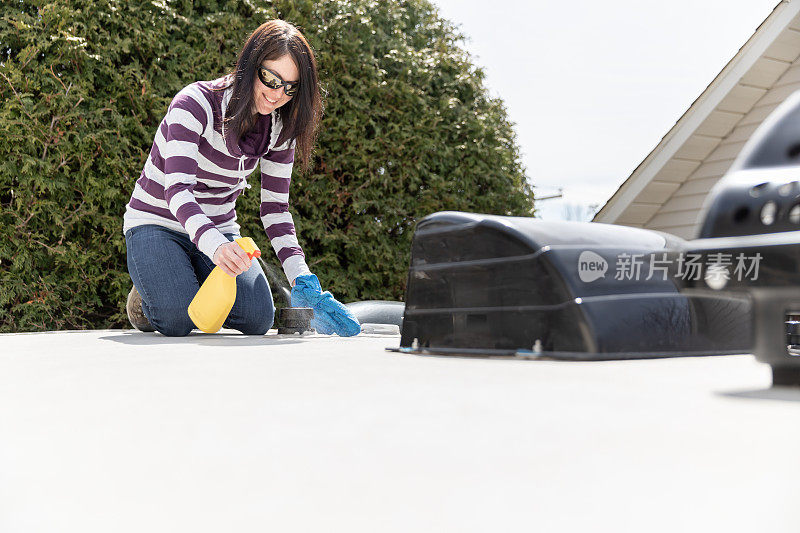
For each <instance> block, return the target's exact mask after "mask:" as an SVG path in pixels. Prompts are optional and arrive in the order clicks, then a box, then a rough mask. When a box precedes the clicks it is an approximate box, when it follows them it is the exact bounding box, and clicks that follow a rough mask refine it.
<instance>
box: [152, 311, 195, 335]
mask: <svg viewBox="0 0 800 533" xmlns="http://www.w3.org/2000/svg"><path fill="white" fill-rule="evenodd" d="M150 312H151V314H152V315H153V316H152V317H150V316H148V317H147V319H148V320H149V321H150V325H152V326H153V329H155V330H156V331H158V332H159V333H161V334H162V335H166V336H167V337H185V336H187V335H188V334H189V333H191V332H192V330H193V329H194V323H193V322H192V319H191V318H189V314H188V313H187V312H186V309H176V308H167V309H159V310H155V312H153V310H150Z"/></svg>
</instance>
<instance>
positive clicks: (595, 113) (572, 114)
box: [432, 0, 778, 220]
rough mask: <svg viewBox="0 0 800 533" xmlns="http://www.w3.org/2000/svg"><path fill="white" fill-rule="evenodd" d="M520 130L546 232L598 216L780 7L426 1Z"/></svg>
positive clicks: (767, 3)
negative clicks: (557, 224) (451, 26)
mask: <svg viewBox="0 0 800 533" xmlns="http://www.w3.org/2000/svg"><path fill="white" fill-rule="evenodd" d="M432 1H433V3H434V4H436V5H437V6H438V7H439V12H440V14H441V16H443V17H444V18H446V19H448V20H450V21H451V22H453V23H455V24H456V25H457V26H458V27H459V30H460V31H461V33H463V34H465V36H466V37H467V39H468V40H467V41H466V42H462V46H463V47H464V48H465V49H466V50H467V51H468V52H469V53H470V54H471V55H472V56H473V63H474V64H475V65H477V66H479V67H481V68H482V69H483V70H484V72H485V74H486V85H487V89H488V90H489V93H490V94H491V95H492V96H494V97H499V98H501V99H502V100H503V101H504V102H505V106H506V110H507V111H508V115H509V118H510V120H511V121H512V122H514V123H515V131H516V133H517V142H518V144H519V146H520V149H521V153H522V163H523V165H524V166H525V168H526V173H527V175H528V176H529V178H530V181H531V182H532V183H533V185H534V186H535V189H534V190H535V192H536V194H537V195H538V196H548V195H553V194H557V193H558V189H559V188H562V189H563V197H562V198H560V199H554V200H541V201H539V202H537V209H538V210H539V213H538V215H537V216H540V217H541V218H543V219H545V220H556V219H563V218H573V219H586V217H589V216H590V215H591V213H592V210H591V207H590V206H597V207H598V208H599V207H601V206H602V205H603V204H605V202H606V201H607V200H608V199H609V198H610V197H611V195H612V194H613V193H614V192H615V191H616V190H617V188H618V187H619V186H620V185H621V184H622V182H623V181H625V179H626V178H627V177H628V176H629V175H630V174H631V172H633V170H634V169H635V168H636V167H637V166H638V165H639V163H641V162H642V160H644V158H645V157H646V156H647V154H649V153H650V151H652V149H653V148H655V146H656V145H657V144H658V143H659V141H660V140H661V138H662V137H663V136H664V135H665V134H666V133H667V132H668V131H669V130H670V128H671V127H672V126H673V125H674V124H675V122H676V121H677V120H678V119H679V118H680V117H681V115H682V114H683V113H684V112H685V111H686V110H687V109H688V108H689V106H690V105H691V104H692V102H694V100H695V99H696V98H697V97H698V96H700V93H702V92H703V90H705V88H706V87H707V86H708V84H709V83H711V81H712V80H713V79H714V78H715V77H716V76H717V74H719V72H720V71H721V70H722V69H723V67H724V66H725V65H726V64H727V62H728V61H729V60H730V59H731V58H733V56H734V55H735V54H736V52H737V51H738V50H739V48H740V47H741V46H742V45H743V44H744V43H745V42H746V41H747V39H748V38H750V36H751V35H752V34H753V33H754V32H755V30H756V28H757V27H758V26H759V25H760V24H761V22H762V21H763V20H764V19H765V18H766V17H767V16H768V15H769V14H770V13H771V12H772V10H773V9H774V8H775V6H776V5H777V4H778V1H777V0H746V1H744V0H738V1H733V2H732V1H730V0H670V1H669V2H643V1H641V0H637V1H632V0H605V1H603V2H597V1H590V0H572V1H569V2H562V1H557V0H527V1H523V0H492V1H485V0H484V1H477V0H432Z"/></svg>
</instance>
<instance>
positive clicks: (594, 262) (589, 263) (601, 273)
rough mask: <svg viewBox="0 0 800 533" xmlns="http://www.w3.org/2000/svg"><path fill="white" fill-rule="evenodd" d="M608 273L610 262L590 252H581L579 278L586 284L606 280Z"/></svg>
mask: <svg viewBox="0 0 800 533" xmlns="http://www.w3.org/2000/svg"><path fill="white" fill-rule="evenodd" d="M607 271H608V261H606V260H605V259H603V258H602V257H601V256H600V255H598V254H596V253H594V252H591V251H589V250H586V251H583V252H581V255H580V256H579V257H578V277H580V278H581V281H583V282H584V283H589V282H591V281H594V280H596V279H600V278H604V277H605V276H606V272H607Z"/></svg>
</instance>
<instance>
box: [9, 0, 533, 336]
mask: <svg viewBox="0 0 800 533" xmlns="http://www.w3.org/2000/svg"><path fill="white" fill-rule="evenodd" d="M276 17H277V18H282V19H285V20H288V21H290V22H292V23H294V24H295V25H297V26H298V27H299V28H300V29H301V31H303V32H304V34H305V35H306V37H307V38H308V39H309V42H310V43H311V45H312V46H313V47H314V49H315V51H316V53H317V57H318V62H319V66H320V78H321V80H322V83H323V88H324V91H325V93H326V94H327V96H326V98H325V102H326V110H325V116H324V118H323V121H322V124H321V132H320V137H319V144H318V146H317V150H316V152H315V155H314V160H313V167H312V171H310V172H309V173H308V174H306V175H301V174H300V173H299V172H298V171H297V170H296V171H295V174H294V176H293V185H292V192H291V197H292V200H291V205H292V210H293V213H294V216H295V222H296V226H297V230H298V234H299V239H300V242H301V245H302V246H303V249H304V251H305V253H306V257H307V261H308V263H309V266H310V267H311V269H312V271H314V272H315V273H316V274H317V275H318V276H319V278H320V280H321V282H322V284H323V287H324V288H326V289H329V290H331V291H332V292H333V293H334V294H335V295H336V296H337V297H338V298H339V299H340V300H342V301H345V302H346V301H352V300H359V299H402V298H403V294H404V287H405V281H406V280H405V276H406V269H407V267H408V262H409V257H408V252H409V247H410V242H411V234H412V232H413V228H414V224H415V222H416V220H418V219H419V218H421V217H423V216H425V215H427V214H429V213H432V212H435V211H441V210H463V211H473V212H484V213H495V214H513V215H530V214H532V212H533V194H532V191H531V188H530V186H529V185H528V184H527V182H526V179H525V176H524V171H523V168H522V167H521V165H520V161H519V150H518V147H517V144H516V140H515V134H514V131H513V129H512V124H511V122H510V121H509V119H508V117H507V115H506V112H505V109H504V107H503V104H502V102H501V101H499V100H497V99H492V98H490V97H489V96H488V94H487V90H486V89H485V87H484V84H483V73H482V72H481V70H480V69H477V68H475V67H474V66H473V65H472V64H471V62H470V57H469V56H468V54H467V53H466V52H464V51H463V50H462V49H461V48H460V46H459V44H460V43H461V42H462V37H461V36H460V35H459V34H458V32H457V30H456V29H455V28H454V27H453V26H452V25H451V24H450V23H449V22H448V21H446V20H444V19H442V18H441V17H440V16H439V15H438V13H437V11H436V9H435V8H434V7H433V6H432V5H431V4H430V3H429V2H428V1H426V0H414V1H397V0H391V1H375V2H368V1H363V0H351V1H343V0H340V1H326V2H313V1H295V2H289V1H273V2H256V1H216V2H215V1H210V0H208V1H202V0H201V1H194V2H192V1H188V0H181V1H168V0H161V1H152V2H134V1H125V0H118V1H117V0H91V1H76V0H46V1H41V0H40V1H30V0H23V1H14V2H7V3H6V4H5V5H4V7H3V13H2V18H0V62H2V64H1V65H0V97H2V101H3V107H2V110H0V331H4V332H8V331H36V330H57V329H86V328H111V327H128V324H127V319H126V317H125V298H126V296H127V293H128V291H129V289H130V287H131V281H130V278H129V276H128V274H127V270H126V266H125V265H126V263H125V242H124V238H123V235H122V214H123V212H124V209H125V204H126V203H127V201H128V199H129V197H130V194H131V191H132V190H133V186H134V182H135V180H136V179H137V178H138V177H139V174H140V172H141V169H142V167H143V165H144V162H145V159H146V157H147V156H148V153H149V150H150V146H151V145H152V142H153V137H154V134H155V131H156V128H157V126H158V124H159V122H160V121H161V119H162V118H163V116H164V113H165V112H166V110H167V107H168V105H169V103H170V101H171V99H172V97H173V96H174V95H175V93H177V92H178V91H179V90H180V89H181V88H182V87H184V86H185V85H187V84H189V83H191V82H193V81H196V80H210V79H214V78H216V77H218V76H221V75H222V74H224V73H225V72H227V71H228V70H229V69H231V68H232V67H233V65H234V62H235V59H236V54H237V53H238V51H239V49H240V47H241V46H242V44H243V43H244V40H245V38H246V37H247V35H249V33H250V32H251V31H252V30H254V29H255V28H256V27H257V26H258V25H259V24H261V23H262V22H263V21H265V20H267V19H269V18H276ZM254 178H256V183H257V177H255V176H254ZM251 181H252V178H251ZM258 199H259V193H258V187H254V188H253V189H251V190H250V191H248V192H247V194H244V195H243V196H242V197H240V199H239V202H238V204H237V212H238V213H239V220H240V224H241V225H242V234H243V235H249V236H252V237H254V238H255V240H256V242H257V243H259V246H260V247H261V248H262V249H263V250H265V257H266V258H267V259H268V260H269V261H271V262H272V263H273V264H275V265H277V264H278V261H277V259H276V258H275V254H274V253H272V251H271V247H270V246H269V241H268V240H267V238H266V235H265V233H264V230H263V228H262V227H261V224H260V221H259V218H258V205H257V204H258Z"/></svg>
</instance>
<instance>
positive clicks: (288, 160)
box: [122, 76, 311, 283]
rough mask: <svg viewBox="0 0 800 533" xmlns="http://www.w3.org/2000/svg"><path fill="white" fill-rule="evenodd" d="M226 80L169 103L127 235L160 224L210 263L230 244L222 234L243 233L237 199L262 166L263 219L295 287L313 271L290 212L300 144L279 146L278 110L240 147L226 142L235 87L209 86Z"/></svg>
mask: <svg viewBox="0 0 800 533" xmlns="http://www.w3.org/2000/svg"><path fill="white" fill-rule="evenodd" d="M228 81H229V78H228V77H227V76H223V77H222V78H217V79H216V80H212V81H197V82H194V83H192V84H189V85H187V86H186V87H184V88H183V89H181V90H180V91H179V92H178V94H177V95H175V97H174V98H173V99H172V102H171V103H170V105H169V109H168V110H167V114H166V116H165V117H164V119H163V120H162V121H161V124H160V125H159V127H158V130H157V131H156V135H155V139H154V140H153V146H152V148H151V149H150V155H149V157H148V158H147V161H146V162H145V165H144V169H143V170H142V173H141V175H140V176H139V179H138V180H136V185H135V187H134V189H133V194H132V195H131V199H130V201H129V202H128V204H127V205H126V206H125V215H124V217H123V221H124V223H123V229H122V231H123V232H126V231H128V229H130V228H133V227H135V226H139V225H142V224H158V225H160V226H164V227H166V228H169V229H172V230H175V231H179V232H181V233H185V234H187V235H188V236H189V238H190V239H191V241H192V242H193V243H194V244H195V246H197V248H198V249H199V250H200V251H201V252H203V253H204V254H205V255H207V256H208V257H209V258H211V259H213V257H214V252H215V251H216V250H217V247H218V246H219V245H220V244H224V243H227V242H228V239H227V238H226V237H225V236H224V235H223V232H224V233H238V232H239V224H237V222H236V210H235V204H236V198H237V197H238V196H239V194H241V192H242V191H243V190H244V189H245V188H250V185H249V184H248V183H247V176H249V175H250V174H251V173H252V172H253V170H254V169H255V168H256V165H259V166H260V174H261V208H260V210H259V211H260V212H259V215H260V217H261V222H262V223H263V225H264V229H265V230H266V232H267V237H269V240H270V244H271V245H272V248H273V249H274V250H275V253H276V254H277V256H278V259H279V260H280V262H281V265H282V266H283V271H284V273H285V274H286V278H287V279H288V280H289V282H290V283H294V279H295V278H296V277H297V276H301V275H304V274H310V273H311V272H310V270H309V269H308V266H307V265H306V262H305V255H304V254H303V250H302V249H301V248H300V245H299V243H298V242H297V236H296V233H295V228H294V221H293V220H292V215H291V213H289V184H290V182H291V174H292V165H293V163H294V147H295V141H294V139H290V140H287V141H286V142H284V143H282V144H281V145H280V146H275V144H276V142H277V140H278V136H279V135H280V132H281V127H282V123H281V120H280V117H279V115H278V114H277V113H276V112H275V111H273V112H272V113H270V114H269V115H259V120H258V122H257V124H256V126H255V127H254V128H253V130H251V132H249V133H248V134H247V135H246V136H245V137H243V138H242V139H241V140H240V141H239V143H238V145H237V144H236V143H235V141H233V140H232V139H225V138H224V135H223V133H224V132H223V131H222V118H224V117H225V110H226V109H227V106H228V103H229V102H230V98H231V94H232V92H233V89H232V88H228V89H226V90H225V91H219V90H217V91H212V90H211V89H212V87H213V88H218V87H221V86H223V85H225V84H226V83H227V82H228ZM230 137H233V135H230Z"/></svg>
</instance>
